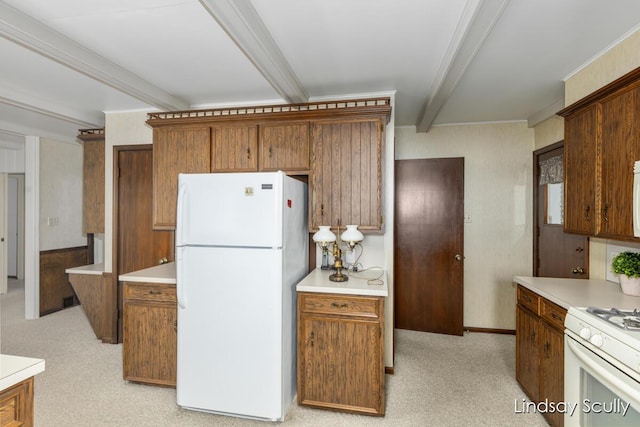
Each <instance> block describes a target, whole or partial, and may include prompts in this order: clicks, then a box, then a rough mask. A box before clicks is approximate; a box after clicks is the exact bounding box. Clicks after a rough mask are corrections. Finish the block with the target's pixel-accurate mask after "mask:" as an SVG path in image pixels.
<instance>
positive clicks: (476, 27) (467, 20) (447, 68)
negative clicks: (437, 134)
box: [416, 0, 510, 132]
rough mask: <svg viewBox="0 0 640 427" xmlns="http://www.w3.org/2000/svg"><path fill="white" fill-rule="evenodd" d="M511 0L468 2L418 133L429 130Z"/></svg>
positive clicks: (426, 106)
mask: <svg viewBox="0 0 640 427" xmlns="http://www.w3.org/2000/svg"><path fill="white" fill-rule="evenodd" d="M509 1H510V0H474V1H469V2H468V3H467V5H466V6H465V9H464V11H463V14H462V17H461V18H460V23H459V25H458V27H457V28H456V31H455V33H454V35H453V37H452V39H451V43H450V44H449V48H448V50H447V53H446V54H445V56H444V60H443V61H442V63H441V64H440V68H439V69H438V73H437V75H436V78H435V80H434V83H433V85H432V87H431V90H430V91H429V92H430V93H431V95H430V96H429V98H428V99H427V100H426V102H425V104H424V106H423V107H422V112H421V114H420V116H419V118H418V122H417V124H416V129H417V131H418V132H427V131H428V130H429V128H430V127H431V125H432V124H433V121H434V120H435V118H436V116H437V115H438V113H439V112H440V109H441V108H442V107H443V105H444V104H445V103H446V102H447V100H448V99H449V97H450V96H451V94H452V93H453V90H454V89H455V87H456V86H457V85H458V82H459V81H460V79H461V78H462V76H463V75H464V73H465V72H466V71H467V68H468V67H469V65H470V64H471V62H472V61H473V59H474V58H475V56H476V54H477V53H478V51H479V50H480V48H481V47H482V45H483V44H484V42H485V40H486V39H487V37H488V35H489V33H491V30H492V29H493V27H494V25H495V24H496V22H497V21H498V19H499V18H500V16H501V15H502V12H503V11H504V9H505V8H506V7H507V5H508V4H509Z"/></svg>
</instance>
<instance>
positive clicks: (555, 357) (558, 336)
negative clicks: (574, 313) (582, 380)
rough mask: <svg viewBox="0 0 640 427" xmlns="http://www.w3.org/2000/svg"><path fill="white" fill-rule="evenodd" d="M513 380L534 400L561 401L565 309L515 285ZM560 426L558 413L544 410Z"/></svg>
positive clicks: (560, 415) (560, 421)
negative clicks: (514, 363)
mask: <svg viewBox="0 0 640 427" xmlns="http://www.w3.org/2000/svg"><path fill="white" fill-rule="evenodd" d="M517 294H518V304H517V306H516V380H517V381H518V383H519V384H520V386H521V387H522V389H523V390H524V392H525V393H526V394H527V396H528V397H529V398H530V399H531V400H532V401H534V402H542V401H545V400H546V401H548V402H554V403H559V402H564V318H565V316H566V314H567V311H566V309H564V308H562V307H560V306H558V305H557V304H554V303H553V302H551V301H549V300H547V299H545V298H543V297H541V296H540V295H538V294H536V293H535V292H532V291H530V290H529V289H527V288H524V287H522V286H520V285H518V289H517ZM543 415H544V416H545V418H546V419H547V421H548V422H549V424H550V425H551V426H563V425H564V416H563V414H562V413H560V412H547V413H543Z"/></svg>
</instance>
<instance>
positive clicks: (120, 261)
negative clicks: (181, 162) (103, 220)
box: [112, 145, 174, 342]
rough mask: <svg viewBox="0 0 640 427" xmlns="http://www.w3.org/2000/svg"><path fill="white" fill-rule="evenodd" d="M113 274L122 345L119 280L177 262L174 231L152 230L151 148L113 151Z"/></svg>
mask: <svg viewBox="0 0 640 427" xmlns="http://www.w3.org/2000/svg"><path fill="white" fill-rule="evenodd" d="M113 158H114V168H115V171H114V179H115V182H114V187H113V188H114V197H113V203H114V207H115V213H114V226H113V236H114V238H115V239H116V241H114V242H113V250H114V253H113V258H112V259H113V262H114V265H113V271H114V273H115V274H114V279H113V280H115V281H116V282H117V283H116V286H117V289H118V298H117V299H118V327H117V330H118V342H122V335H123V328H122V326H123V325H122V299H123V298H122V297H123V295H122V287H121V285H120V282H119V281H118V276H119V275H121V274H124V273H130V272H132V271H137V270H142V269H144V268H148V267H153V266H155V265H158V264H159V263H160V262H165V261H166V262H168V261H173V260H174V246H173V245H174V240H173V235H174V232H173V231H155V230H153V221H152V212H153V209H152V208H153V152H152V146H151V145H132V146H116V147H114V156H113Z"/></svg>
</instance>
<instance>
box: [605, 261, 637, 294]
mask: <svg viewBox="0 0 640 427" xmlns="http://www.w3.org/2000/svg"><path fill="white" fill-rule="evenodd" d="M611 271H613V272H614V273H616V274H618V275H619V277H620V287H621V288H622V292H623V293H625V294H627V295H634V296H640V252H631V251H625V252H620V253H619V254H618V255H616V256H614V257H613V259H612V260H611Z"/></svg>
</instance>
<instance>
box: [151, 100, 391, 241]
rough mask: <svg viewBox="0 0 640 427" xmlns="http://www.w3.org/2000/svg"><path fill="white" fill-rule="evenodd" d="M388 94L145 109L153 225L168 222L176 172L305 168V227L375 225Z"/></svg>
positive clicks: (298, 171)
mask: <svg viewBox="0 0 640 427" xmlns="http://www.w3.org/2000/svg"><path fill="white" fill-rule="evenodd" d="M390 114H391V105H390V99H389V98H386V97H385V98H371V99H360V100H346V101H328V102H316V103H305V104H287V105H273V106H256V107H239V108H227V109H214V110H189V111H176V112H167V113H150V114H149V119H148V120H147V123H148V124H149V125H150V126H151V127H152V128H153V157H154V165H153V176H154V195H153V196H154V215H153V218H154V228H156V229H174V228H175V210H176V207H175V206H176V200H177V176H178V173H206V172H255V171H277V170H282V171H284V172H286V173H287V174H290V175H309V180H308V181H309V219H310V223H309V228H310V231H314V230H317V227H318V225H332V226H336V225H346V224H357V225H359V226H360V227H359V228H360V229H361V230H363V231H367V230H380V229H381V227H382V205H381V194H382V177H381V173H382V160H381V159H382V145H383V144H382V141H383V135H384V127H385V125H386V124H387V123H388V121H389V117H390Z"/></svg>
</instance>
